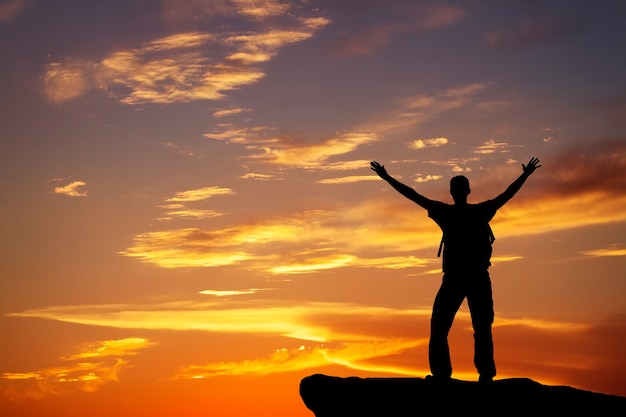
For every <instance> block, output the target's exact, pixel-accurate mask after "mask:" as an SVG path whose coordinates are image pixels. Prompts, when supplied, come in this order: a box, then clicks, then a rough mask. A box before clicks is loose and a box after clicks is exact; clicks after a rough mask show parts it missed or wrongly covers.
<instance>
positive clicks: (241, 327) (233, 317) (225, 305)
mask: <svg viewBox="0 0 626 417" xmlns="http://www.w3.org/2000/svg"><path fill="white" fill-rule="evenodd" d="M334 315H337V317H338V318H340V317H343V318H360V319H359V320H361V319H363V318H365V317H371V318H372V319H373V320H375V318H376V317H386V318H388V319H390V320H393V319H394V318H395V319H400V318H403V317H406V318H409V317H410V318H412V319H415V318H416V317H418V316H423V317H429V315H430V311H429V310H427V309H425V310H420V309H413V310H397V309H392V308H386V307H377V306H360V305H357V304H350V303H315V302H303V303H299V304H298V305H293V303H292V302H290V301H279V300H274V301H272V302H268V301H267V300H263V301H257V302H254V301H247V302H245V304H244V303H236V301H235V300H231V301H230V302H219V301H216V302H199V301H187V302H183V301H179V302H172V303H162V304H154V305H141V304H111V305H77V306H56V307H55V306H50V307H44V308H38V309H31V310H26V311H22V312H19V313H12V314H10V316H11V317H38V318H45V319H48V320H58V321H63V322H69V323H77V324H85V325H93V326H107V327H114V328H120V329H153V330H157V329H161V330H196V331H207V332H218V333H251V334H273V335H282V336H285V337H289V338H294V339H301V340H310V341H316V342H327V341H332V340H341V341H346V342H349V341H358V340H362V339H363V338H364V337H365V338H366V339H367V340H384V339H385V338H384V337H380V336H377V335H375V334H370V333H368V331H367V330H366V329H361V328H359V329H349V328H342V327H339V328H336V329H333V326H332V321H331V322H328V320H327V319H322V318H329V317H331V316H334Z"/></svg>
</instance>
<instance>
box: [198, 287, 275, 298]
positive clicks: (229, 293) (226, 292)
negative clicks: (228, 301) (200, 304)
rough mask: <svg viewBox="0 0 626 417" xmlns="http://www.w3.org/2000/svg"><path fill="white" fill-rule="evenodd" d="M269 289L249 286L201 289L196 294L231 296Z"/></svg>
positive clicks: (267, 289)
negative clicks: (243, 287) (248, 287)
mask: <svg viewBox="0 0 626 417" xmlns="http://www.w3.org/2000/svg"><path fill="white" fill-rule="evenodd" d="M269 290H271V288H250V289H247V290H202V291H198V294H203V295H213V296H215V297H232V296H234V295H248V294H255V293H257V292H261V291H269Z"/></svg>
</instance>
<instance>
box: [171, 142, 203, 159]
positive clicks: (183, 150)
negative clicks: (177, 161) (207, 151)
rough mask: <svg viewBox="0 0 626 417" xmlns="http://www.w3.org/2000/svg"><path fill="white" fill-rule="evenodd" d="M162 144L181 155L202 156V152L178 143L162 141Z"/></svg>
mask: <svg viewBox="0 0 626 417" xmlns="http://www.w3.org/2000/svg"><path fill="white" fill-rule="evenodd" d="M163 146H165V147H166V148H170V149H173V150H175V151H176V152H178V153H179V154H181V155H185V156H190V157H203V156H204V154H203V153H202V152H199V151H196V150H193V149H189V148H184V147H182V146H180V145H177V144H175V143H173V142H163Z"/></svg>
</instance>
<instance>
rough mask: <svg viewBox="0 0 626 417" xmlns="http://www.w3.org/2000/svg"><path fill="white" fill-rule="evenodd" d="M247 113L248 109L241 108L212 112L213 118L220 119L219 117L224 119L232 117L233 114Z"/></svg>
mask: <svg viewBox="0 0 626 417" xmlns="http://www.w3.org/2000/svg"><path fill="white" fill-rule="evenodd" d="M249 111H250V109H247V108H243V107H231V108H229V109H220V110H217V111H215V112H213V117H217V118H220V117H226V116H232V115H235V114H240V113H245V112H249Z"/></svg>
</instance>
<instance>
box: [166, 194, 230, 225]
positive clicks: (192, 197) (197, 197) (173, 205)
mask: <svg viewBox="0 0 626 417" xmlns="http://www.w3.org/2000/svg"><path fill="white" fill-rule="evenodd" d="M233 194H235V192H234V191H233V190H232V189H230V188H226V187H216V186H211V187H204V188H197V189H193V190H186V191H180V192H178V193H176V195H174V197H170V198H167V199H166V200H165V202H166V203H167V204H164V205H161V206H160V207H161V208H163V209H165V210H166V215H165V216H162V217H160V218H159V220H171V219H173V218H180V219H210V218H213V217H219V216H222V215H223V213H220V212H218V211H216V210H211V209H201V208H194V207H190V206H189V203H197V202H202V201H206V200H208V199H210V198H212V197H215V196H220V195H233Z"/></svg>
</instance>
